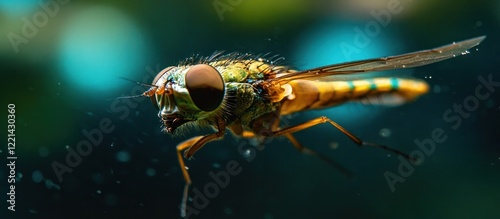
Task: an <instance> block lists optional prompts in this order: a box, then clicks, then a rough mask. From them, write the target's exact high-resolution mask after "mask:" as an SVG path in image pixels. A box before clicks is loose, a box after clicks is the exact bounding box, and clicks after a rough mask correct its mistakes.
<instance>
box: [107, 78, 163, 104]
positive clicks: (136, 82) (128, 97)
mask: <svg viewBox="0 0 500 219" xmlns="http://www.w3.org/2000/svg"><path fill="white" fill-rule="evenodd" d="M119 78H120V79H123V80H126V81H130V82H132V83H135V84H138V85H141V86H144V87H150V89H153V88H158V86H156V85H151V84H145V83H141V82H138V81H134V80H131V79H128V78H124V77H119ZM146 92H147V91H146ZM146 92H145V93H142V94H137V95H132V96H124V97H115V98H109V99H106V100H107V101H110V100H122V99H132V98H138V97H144V96H148V95H146Z"/></svg>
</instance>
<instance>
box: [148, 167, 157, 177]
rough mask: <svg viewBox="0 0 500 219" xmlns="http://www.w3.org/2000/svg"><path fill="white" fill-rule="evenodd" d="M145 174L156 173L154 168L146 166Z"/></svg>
mask: <svg viewBox="0 0 500 219" xmlns="http://www.w3.org/2000/svg"><path fill="white" fill-rule="evenodd" d="M146 175H148V176H155V175H156V170H155V169H153V168H148V169H147V170H146Z"/></svg>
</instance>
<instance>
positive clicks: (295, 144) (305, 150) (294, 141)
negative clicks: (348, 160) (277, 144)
mask: <svg viewBox="0 0 500 219" xmlns="http://www.w3.org/2000/svg"><path fill="white" fill-rule="evenodd" d="M285 136H286V137H287V138H288V140H290V142H291V143H292V145H293V147H295V149H297V150H298V151H300V152H302V153H304V154H309V155H313V156H317V157H319V159H321V160H323V161H325V162H326V163H328V164H330V165H331V166H332V167H333V168H335V169H336V170H337V171H339V172H340V173H342V174H343V175H345V176H347V177H349V178H351V177H353V174H352V172H351V171H349V170H348V169H346V168H345V167H343V166H342V165H340V164H339V163H337V162H336V161H334V160H333V159H331V158H329V157H327V156H325V155H324V154H321V153H318V152H316V151H314V150H312V149H310V148H307V147H305V146H304V145H302V144H301V143H300V142H299V141H298V140H297V139H296V138H295V137H294V136H293V135H292V133H286V134H285Z"/></svg>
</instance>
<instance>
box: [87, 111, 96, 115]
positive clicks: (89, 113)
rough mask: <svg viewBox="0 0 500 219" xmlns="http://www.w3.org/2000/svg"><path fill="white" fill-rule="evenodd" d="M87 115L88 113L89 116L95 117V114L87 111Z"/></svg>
mask: <svg viewBox="0 0 500 219" xmlns="http://www.w3.org/2000/svg"><path fill="white" fill-rule="evenodd" d="M86 113H87V115H89V116H93V115H94V113H92V112H90V111H87V112H86Z"/></svg>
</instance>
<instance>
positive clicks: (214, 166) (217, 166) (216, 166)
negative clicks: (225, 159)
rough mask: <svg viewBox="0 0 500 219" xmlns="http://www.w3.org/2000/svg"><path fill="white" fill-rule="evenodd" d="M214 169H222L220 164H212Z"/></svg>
mask: <svg viewBox="0 0 500 219" xmlns="http://www.w3.org/2000/svg"><path fill="white" fill-rule="evenodd" d="M212 167H213V168H220V164H219V163H213V164H212Z"/></svg>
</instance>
